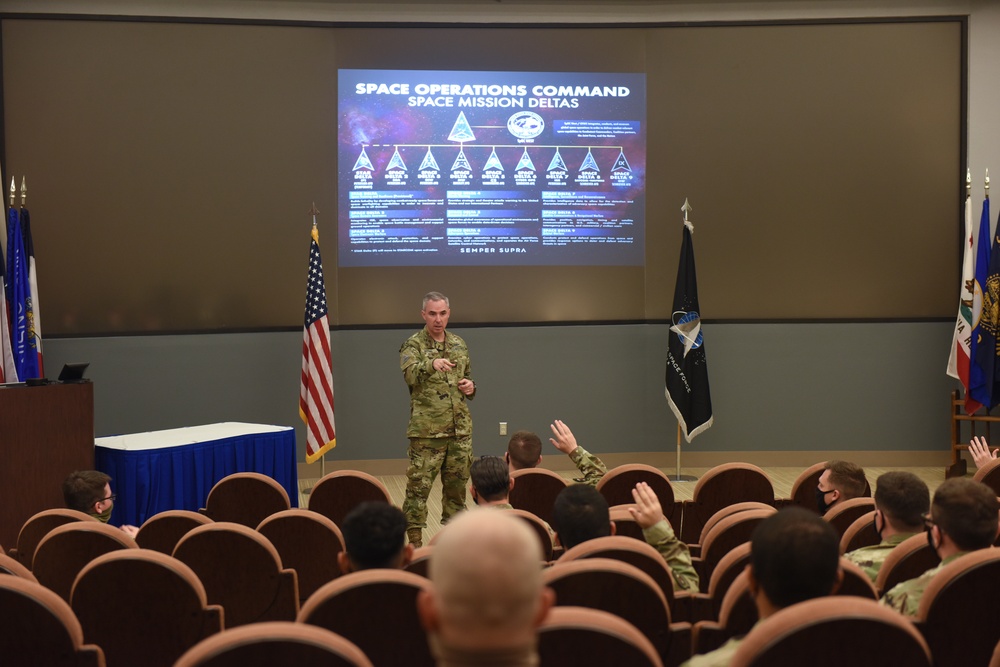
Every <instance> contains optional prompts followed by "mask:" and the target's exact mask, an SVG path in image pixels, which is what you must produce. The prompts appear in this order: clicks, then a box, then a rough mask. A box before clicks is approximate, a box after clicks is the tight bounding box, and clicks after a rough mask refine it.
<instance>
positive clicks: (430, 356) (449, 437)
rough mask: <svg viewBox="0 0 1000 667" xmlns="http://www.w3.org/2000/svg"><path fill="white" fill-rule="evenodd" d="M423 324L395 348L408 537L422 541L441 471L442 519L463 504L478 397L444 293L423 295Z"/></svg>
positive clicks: (415, 541)
mask: <svg viewBox="0 0 1000 667" xmlns="http://www.w3.org/2000/svg"><path fill="white" fill-rule="evenodd" d="M420 315H421V317H423V319H424V323H425V325H426V326H424V328H423V329H422V330H420V331H418V332H417V333H415V334H413V335H412V336H410V337H409V338H408V339H407V340H406V342H405V343H403V346H402V347H401V348H400V350H399V367H400V369H401V370H402V371H403V379H404V380H406V385H407V386H408V387H409V388H410V424H409V427H408V428H407V429H406V437H407V438H409V439H410V447H409V458H410V465H409V467H408V468H407V470H406V499H405V500H404V501H403V513H404V514H406V522H407V529H406V535H407V538H408V539H409V541H410V544H413V545H414V546H421V544H423V529H424V526H426V525H427V496H428V495H430V491H431V484H432V483H433V482H434V479H435V478H436V477H437V475H438V472H440V473H441V485H442V487H443V488H442V494H441V522H442V523H446V522H447V521H448V519H450V518H451V517H452V515H454V514H455V513H457V512H460V511H461V510H463V509H464V508H465V494H466V486H465V485H466V483H467V482H468V481H469V465H470V464H471V463H472V416H471V415H470V414H469V406H468V400H471V399H472V398H474V397H475V395H476V383H475V382H473V381H472V365H471V363H470V361H469V348H468V347H466V345H465V341H464V340H462V339H461V338H460V337H459V336H456V335H455V334H453V333H451V332H449V331H447V327H448V318H449V316H450V315H451V310H450V305H449V303H448V297H446V296H445V295H443V294H441V293H440V292H430V293H428V294H427V295H426V296H424V301H423V307H422V309H421V311H420Z"/></svg>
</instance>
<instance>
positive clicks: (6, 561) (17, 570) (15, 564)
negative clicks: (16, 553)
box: [0, 553, 38, 584]
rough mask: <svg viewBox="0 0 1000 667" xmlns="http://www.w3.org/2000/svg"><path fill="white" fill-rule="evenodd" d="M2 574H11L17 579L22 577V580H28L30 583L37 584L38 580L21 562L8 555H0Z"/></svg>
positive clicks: (0, 570)
mask: <svg viewBox="0 0 1000 667" xmlns="http://www.w3.org/2000/svg"><path fill="white" fill-rule="evenodd" d="M0 574H9V575H12V576H15V577H21V578H22V579H27V580H28V581H33V582H35V583H36V584H37V583H38V579H36V578H35V575H33V574H32V573H31V570H29V569H28V568H26V567H25V566H24V565H21V563H20V561H18V560H17V559H16V558H11V557H10V556H8V555H6V554H2V553H0Z"/></svg>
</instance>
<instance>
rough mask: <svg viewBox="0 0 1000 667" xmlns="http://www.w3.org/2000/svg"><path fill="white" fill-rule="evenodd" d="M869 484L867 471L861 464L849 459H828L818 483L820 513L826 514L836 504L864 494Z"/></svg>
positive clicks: (817, 502) (817, 498) (817, 499)
mask: <svg viewBox="0 0 1000 667" xmlns="http://www.w3.org/2000/svg"><path fill="white" fill-rule="evenodd" d="M867 486H868V482H867V480H866V479H865V471H864V468H862V467H861V466H859V465H856V464H854V463H850V462H849V461H827V463H826V467H824V468H823V474H822V475H820V476H819V483H818V484H817V485H816V504H817V505H818V506H819V513H820V514H826V512H827V510H829V509H830V508H831V507H833V506H834V505H837V504H839V503H842V502H844V501H845V500H850V499H851V498H860V497H862V496H864V495H865V488H866V487H867Z"/></svg>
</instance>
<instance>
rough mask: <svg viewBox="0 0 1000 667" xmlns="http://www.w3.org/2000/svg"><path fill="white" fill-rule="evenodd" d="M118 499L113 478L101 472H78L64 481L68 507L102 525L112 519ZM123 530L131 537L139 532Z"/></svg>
mask: <svg viewBox="0 0 1000 667" xmlns="http://www.w3.org/2000/svg"><path fill="white" fill-rule="evenodd" d="M116 497H117V495H116V494H114V493H111V477H109V476H108V475H106V474H104V473H103V472H101V471H100V470H76V471H74V472H72V473H70V475H69V477H67V478H66V479H65V480H64V481H63V500H65V501H66V507H68V508H69V509H71V510H77V511H78V512H83V513H84V514H89V515H90V516H92V517H94V518H95V519H97V520H98V521H100V522H101V523H107V522H108V519H110V518H111V510H113V509H114V507H115V498H116ZM121 528H122V530H123V531H124V532H125V534H126V535H128V536H130V537H135V536H136V534H137V533H138V532H139V529H138V528H136V527H135V526H122V527H121Z"/></svg>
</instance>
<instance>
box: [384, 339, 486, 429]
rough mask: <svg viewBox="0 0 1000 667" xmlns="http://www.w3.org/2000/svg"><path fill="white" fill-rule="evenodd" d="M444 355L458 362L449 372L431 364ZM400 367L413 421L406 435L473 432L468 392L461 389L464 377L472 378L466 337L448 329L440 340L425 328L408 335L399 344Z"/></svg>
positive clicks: (453, 361)
mask: <svg viewBox="0 0 1000 667" xmlns="http://www.w3.org/2000/svg"><path fill="white" fill-rule="evenodd" d="M441 357H444V358H446V359H448V360H449V361H451V362H452V363H454V364H455V367H454V368H452V369H451V370H450V371H448V372H447V373H441V372H439V371H436V370H434V368H433V367H432V366H431V364H432V363H433V362H434V360H435V359H439V358H441ZM399 368H400V369H401V370H402V371H403V379H404V380H406V384H407V386H408V387H409V388H410V424H409V426H408V427H407V429H406V437H407V438H450V437H454V436H470V435H472V415H470V414H469V405H468V403H467V401H466V399H467V398H468V399H471V398H473V397H474V396H475V395H476V394H475V392H474V391H473V393H472V395H470V396H466V395H465V394H463V393H462V392H461V391H459V389H458V381H459V380H461V379H462V378H468V379H469V380H471V379H472V365H471V363H470V361H469V348H468V347H466V345H465V341H464V340H462V339H461V338H460V337H459V336H456V335H455V334H453V333H450V332H448V331H445V339H444V341H443V342H441V343H438V342H437V341H435V340H434V339H433V338H431V336H430V334H429V333H428V332H427V328H426V327H425V328H423V329H421V330H420V331H418V332H417V333H415V334H413V335H412V336H410V337H409V338H407V339H406V342H405V343H403V346H402V347H401V348H399Z"/></svg>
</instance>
